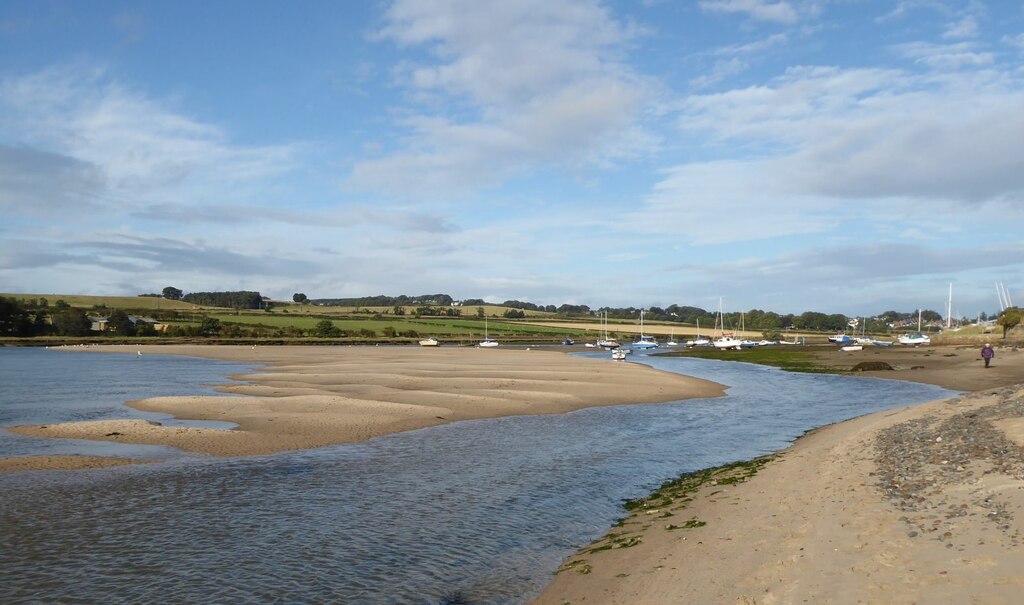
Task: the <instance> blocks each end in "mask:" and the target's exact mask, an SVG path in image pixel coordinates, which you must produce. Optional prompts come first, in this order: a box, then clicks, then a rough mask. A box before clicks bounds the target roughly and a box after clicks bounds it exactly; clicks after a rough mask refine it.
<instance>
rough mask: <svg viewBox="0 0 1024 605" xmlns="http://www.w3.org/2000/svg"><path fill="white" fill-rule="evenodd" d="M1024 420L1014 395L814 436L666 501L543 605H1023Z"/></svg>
mask: <svg viewBox="0 0 1024 605" xmlns="http://www.w3.org/2000/svg"><path fill="white" fill-rule="evenodd" d="M898 354H899V355H906V354H904V353H898ZM924 354H925V352H924V351H918V352H917V353H916V355H917V356H919V357H920V356H923V355H924ZM912 357H913V355H910V356H905V357H901V359H911V358H912ZM964 357H968V355H967V354H966V353H965V355H964ZM1008 357H1010V356H1007V355H1004V356H1001V357H997V360H998V359H1002V360H1003V363H1006V360H1007V358H1008ZM943 359H945V360H946V361H943V362H939V364H938V365H946V364H954V365H956V364H957V363H958V362H957V361H956V360H953V361H950V360H951V359H953V358H948V357H947V358H943ZM961 361H962V360H961ZM915 365H917V364H915ZM979 365H980V362H979ZM993 369H994V368H992V369H990V370H988V372H989V373H990V375H991V374H994V372H992V370H993ZM933 370H934V371H936V372H938V369H937V368H933ZM980 371H983V372H984V371H985V370H984V369H982V370H980ZM1021 372H1022V368H1021V367H1020V364H1019V363H1018V364H1017V367H1016V368H1011V369H1008V370H1007V374H1008V375H1010V376H1012V375H1014V374H1016V375H1017V380H1018V382H1021V381H1024V379H1022V378H1021V377H1020V374H1021ZM891 374H893V373H892V372H890V373H887V375H891ZM921 375H924V376H929V375H933V374H929V373H922V374H921ZM921 375H918V376H917V377H920V376H921ZM934 375H937V374H934ZM971 380H973V379H971ZM946 384H947V385H950V386H953V384H954V383H948V382H947V383H946ZM955 384H959V385H961V387H962V386H963V384H966V383H955ZM1022 416H1024V388H1022V387H1021V386H1020V385H1017V386H1010V387H1001V388H998V389H995V390H993V389H986V390H982V391H979V392H976V393H972V394H968V395H965V396H963V397H959V398H955V399H951V400H946V401H939V402H933V403H929V404H924V405H920V406H914V407H909V408H903V409H899V410H892V411H887V412H880V413H877V414H873V415H870V416H865V417H862V418H858V419H854V420H850V421H847V422H843V423H840V424H836V425H833V426H829V427H825V428H823V429H820V430H818V431H814V432H813V433H811V434H810V435H808V436H806V437H804V438H802V439H800V440H798V441H797V442H796V443H795V444H794V445H793V446H792V447H790V448H788V449H787V450H785V451H783V452H781V453H780V454H778V455H776V456H775V457H774V459H773V460H771V461H769V462H767V463H766V464H765V466H764V467H763V468H761V469H760V470H758V471H757V472H756V474H754V475H753V476H752V477H749V478H747V479H746V480H742V481H739V482H736V483H732V482H731V481H732V480H729V479H721V478H719V479H721V480H718V479H712V480H708V481H706V482H705V483H704V484H702V485H700V486H699V487H698V488H695V489H694V490H693V491H692V492H689V493H682V491H678V492H674V493H673V492H672V490H668V489H666V490H663V491H664V492H665V493H664V494H661V495H659V497H656V498H653V499H651V500H648V501H646V502H645V503H644V505H642V506H640V507H639V508H638V509H637V510H635V511H634V512H633V513H632V514H631V515H630V516H629V518H628V520H627V521H625V522H624V523H623V524H622V526H621V527H616V528H614V529H613V530H612V531H611V532H610V533H609V534H608V535H606V536H605V537H604V538H603V539H602V540H600V541H598V542H596V543H595V544H594V545H592V546H590V547H587V548H585V549H582V550H581V552H579V553H577V555H575V556H574V557H571V558H570V559H568V560H567V561H566V562H565V565H563V571H561V572H560V573H558V574H557V575H556V576H555V578H554V580H553V582H552V584H551V585H549V586H548V587H547V589H546V590H545V591H544V592H543V594H542V595H541V596H540V597H539V598H538V599H537V600H536V601H535V603H537V604H543V605H546V604H549V603H551V604H558V605H564V604H566V603H570V604H572V605H579V604H582V603H592V604H593V603H601V604H617V603H622V604H626V603H628V604H637V605H640V604H647V603H650V604H659V605H661V604H666V603H680V604H683V603H709V604H710V603H723V604H730V605H731V604H746V605H752V604H761V605H767V604H779V603H787V604H788V603H832V604H846V603H850V604H852V603H906V604H910V603H986V604H996V603H1018V602H1020V591H1021V589H1022V587H1024V552H1022V551H1021V549H1020V545H1021V540H1022V536H1021V534H1020V531H1021V529H1022V527H1024V448H1022V447H1021V444H1022V443H1024V423H1022V422H1021V420H1020V418H1021V417H1022ZM733 476H737V475H736V474H734V475H733ZM740 476H742V473H741V474H740ZM666 495H668V496H669V498H666V497H665V496H666Z"/></svg>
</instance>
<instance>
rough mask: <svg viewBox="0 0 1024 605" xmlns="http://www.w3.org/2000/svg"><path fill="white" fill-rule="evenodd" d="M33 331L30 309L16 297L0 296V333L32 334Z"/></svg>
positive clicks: (9, 334) (10, 334)
mask: <svg viewBox="0 0 1024 605" xmlns="http://www.w3.org/2000/svg"><path fill="white" fill-rule="evenodd" d="M33 332H35V328H34V327H33V324H32V320H31V319H30V318H29V315H28V311H27V310H26V309H24V308H23V307H22V306H21V305H20V304H18V301H17V300H16V299H13V298H4V297H2V296H0V335H3V336H32V334H33Z"/></svg>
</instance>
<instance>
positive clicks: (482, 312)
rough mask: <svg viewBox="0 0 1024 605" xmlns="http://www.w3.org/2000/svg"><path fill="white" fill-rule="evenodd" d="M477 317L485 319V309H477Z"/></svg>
mask: <svg viewBox="0 0 1024 605" xmlns="http://www.w3.org/2000/svg"><path fill="white" fill-rule="evenodd" d="M476 316H477V317H483V316H484V308H483V307H477V308H476Z"/></svg>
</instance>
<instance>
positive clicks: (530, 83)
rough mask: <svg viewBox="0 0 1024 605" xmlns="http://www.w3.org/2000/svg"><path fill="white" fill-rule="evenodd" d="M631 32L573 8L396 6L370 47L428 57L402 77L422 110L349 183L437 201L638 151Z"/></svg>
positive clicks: (599, 11)
mask: <svg viewBox="0 0 1024 605" xmlns="http://www.w3.org/2000/svg"><path fill="white" fill-rule="evenodd" d="M632 35H633V34H632V33H631V31H630V30H629V28H627V27H625V26H623V25H620V24H619V23H617V22H616V21H615V20H614V19H613V18H612V17H611V15H610V14H609V13H608V12H607V10H605V9H604V8H603V7H601V6H599V5H598V4H596V3H594V2H589V1H582V0H581V1H575V2H567V3H565V2H563V3H554V4H552V3H549V2H543V1H541V0H534V1H530V2H512V3H509V2H441V1H437V2H419V1H417V2H413V1H407V0H401V1H398V2H395V3H394V4H393V5H392V6H391V7H390V9H389V10H388V12H387V24H386V26H385V27H384V28H383V29H382V30H381V31H380V32H379V38H380V39H381V40H385V41H393V42H395V43H398V44H400V45H403V46H406V47H417V48H425V49H426V50H427V51H428V53H429V56H430V58H431V60H430V61H429V62H420V63H417V64H409V65H406V66H405V67H404V68H403V70H402V71H401V79H400V83H401V84H402V85H403V86H405V87H406V89H407V90H408V91H409V92H410V93H411V94H414V95H427V96H426V97H423V96H410V97H409V98H410V101H415V100H417V99H426V101H425V102H424V103H423V104H422V109H419V110H413V111H412V114H411V115H408V116H407V117H405V118H402V119H401V120H400V122H399V123H398V125H399V126H400V127H402V128H403V129H404V131H405V132H406V133H407V134H406V136H405V137H404V138H403V139H401V141H400V143H401V147H402V150H401V151H394V152H390V153H386V154H385V155H383V156H382V157H380V158H376V159H365V160H362V161H359V162H357V163H356V164H355V166H354V167H353V170H352V176H351V181H350V185H351V186H352V187H355V188H359V189H367V190H375V191H384V192H387V193H392V194H403V193H404V194H408V193H415V194H417V195H419V196H422V195H428V196H429V195H432V194H433V195H438V196H440V195H445V194H446V193H450V192H464V191H467V190H472V189H475V188H478V187H485V186H492V185H496V184H499V183H501V182H503V181H505V180H506V179H509V178H512V177H514V176H516V175H521V174H524V173H527V172H529V171H532V170H537V169H538V168H549V167H555V168H562V169H575V168H579V167H584V166H592V165H601V164H602V163H603V162H605V161H609V160H612V159H617V158H623V157H633V156H636V155H638V154H640V153H643V152H644V150H645V149H647V148H648V147H649V146H650V145H651V143H652V136H651V135H650V134H649V133H647V132H645V131H644V130H643V129H642V128H641V127H640V125H639V121H638V114H639V112H640V111H641V110H642V102H643V100H644V98H645V96H646V95H647V94H649V93H648V92H647V90H646V86H647V85H646V84H645V83H644V81H643V79H642V78H640V77H638V76H637V75H636V74H635V73H633V72H632V71H631V70H630V69H629V68H628V67H627V66H626V65H625V64H624V63H623V62H621V61H620V58H619V53H620V52H621V47H622V45H623V44H625V43H626V42H627V41H628V40H629V39H630V37H631V36H632ZM430 95H437V96H439V97H440V99H438V100H436V101H435V100H434V99H432V97H431V96H430ZM436 105H442V106H444V107H446V108H447V109H446V110H445V111H436V110H434V111H431V110H430V108H431V107H432V106H436ZM424 110H427V111H426V112H425V111H424Z"/></svg>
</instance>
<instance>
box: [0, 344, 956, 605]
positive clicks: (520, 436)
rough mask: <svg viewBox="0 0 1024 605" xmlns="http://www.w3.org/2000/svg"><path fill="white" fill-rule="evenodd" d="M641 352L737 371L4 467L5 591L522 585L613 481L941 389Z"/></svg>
mask: <svg viewBox="0 0 1024 605" xmlns="http://www.w3.org/2000/svg"><path fill="white" fill-rule="evenodd" d="M89 357H92V356H89ZM636 357H637V359H640V360H643V361H645V362H647V363H650V365H653V366H655V367H658V368H660V369H665V370H668V371H677V372H683V373H686V374H690V375H695V376H701V377H705V378H709V379H712V380H716V381H718V382H722V383H725V384H729V385H732V388H731V389H730V390H729V393H728V396H727V397H723V398H716V399H708V400H691V401H685V402H679V403H670V404H660V405H639V406H637V405H634V406H618V407H609V408H598V409H591V410H582V411H579V412H575V413H571V414H565V415H560V416H535V417H517V418H501V419H495V420H481V421H470V422H462V423H456V424H451V425H446V426H442V427H434V428H430V429H424V430H420V431H412V432H408V433H403V434H399V435H391V436H388V437H382V438H378V439H374V440H371V441H369V442H365V443H361V444H354V445H345V446H335V447H328V448H322V449H318V450H312V451H307V452H299V453H287V454H279V455H274V456H266V457H258V458H245V459H228V460H196V459H192V460H182V461H176V462H169V463H164V464H160V465H151V466H145V467H121V468H115V469H107V470H101V471H80V472H77V473H19V474H8V475H7V476H3V475H0V488H2V489H0V515H2V517H0V522H2V527H3V532H2V536H0V586H3V587H4V589H3V590H4V597H3V599H4V601H5V602H15V603H22V602H24V603H28V602H54V601H60V600H67V601H69V602H71V601H73V602H75V603H110V602H115V603H116V602H131V603H135V602H164V603H167V602H173V603H194V602H217V603H371V604H373V603H382V604H383V603H410V604H424V605H426V604H434V603H439V602H444V601H445V600H446V599H448V600H451V599H454V598H455V597H458V598H461V599H464V602H469V603H488V604H511V603H524V602H528V601H529V599H530V598H531V597H532V596H534V595H535V594H537V592H539V590H540V589H541V588H542V587H543V586H544V585H545V584H546V583H547V582H548V580H549V579H550V575H551V573H552V572H553V571H554V570H555V569H556V568H557V567H558V565H559V563H560V561H561V560H562V559H563V558H564V557H565V556H566V555H568V554H570V553H571V552H573V551H575V549H576V548H578V547H579V546H580V545H583V544H586V543H588V542H590V541H591V540H593V539H594V538H596V537H598V536H600V535H601V534H603V533H604V532H605V531H606V530H607V529H608V527H609V526H610V525H611V523H613V522H614V520H615V519H616V518H618V517H620V516H622V514H623V512H622V509H621V502H622V500H623V499H626V498H631V497H636V496H639V495H642V494H645V493H647V492H649V491H651V490H652V489H653V488H654V487H656V486H657V485H658V484H660V483H661V482H662V481H663V480H664V479H667V478H670V477H674V476H676V475H677V474H679V473H680V472H684V471H689V470H695V469H698V468H702V467H707V466H711V465H716V464H720V463H724V462H727V461H732V460H736V459H743V458H750V457H753V456H756V455H759V454H764V453H767V452H770V451H774V450H777V449H779V448H782V447H784V446H785V445H787V444H788V443H789V442H790V441H791V440H792V439H794V438H795V437H797V436H799V435H800V434H802V433H803V432H804V431H805V430H807V429H810V428H813V427H815V426H820V425H823V424H827V423H831V422H835V421H838V420H842V419H845V418H850V417H853V416H857V415H861V414H865V413H868V412H872V411H877V410H880V409H886V408H890V407H894V406H898V405H905V404H910V403H916V402H921V401H926V400H931V399H936V398H940V397H944V396H949V395H951V393H950V392H949V391H945V390H943V389H939V388H937V387H931V386H926V385H918V384H912V383H902V382H894V381H881V380H871V379H859V378H848V377H840V376H812V375H802V374H790V373H785V372H781V371H778V370H775V369H772V368H765V367H759V366H751V365H746V364H730V363H726V362H715V361H705V360H698V359H679V358H664V359H657V358H653V357H646V356H643V355H637V356H636ZM609 363H612V362H611V361H609Z"/></svg>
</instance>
